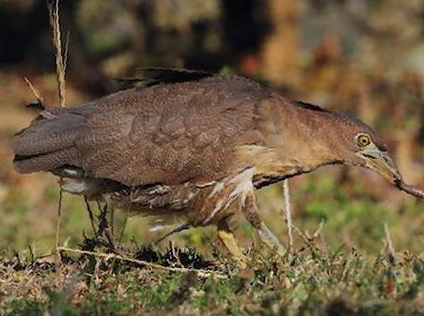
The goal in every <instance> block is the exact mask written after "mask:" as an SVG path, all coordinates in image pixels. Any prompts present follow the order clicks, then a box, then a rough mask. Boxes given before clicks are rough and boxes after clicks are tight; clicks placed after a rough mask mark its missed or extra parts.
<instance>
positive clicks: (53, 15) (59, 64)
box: [46, 0, 69, 264]
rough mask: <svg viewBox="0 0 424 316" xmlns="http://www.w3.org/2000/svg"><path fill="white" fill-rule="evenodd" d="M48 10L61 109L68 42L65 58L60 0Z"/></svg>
mask: <svg viewBox="0 0 424 316" xmlns="http://www.w3.org/2000/svg"><path fill="white" fill-rule="evenodd" d="M46 5H47V9H48V11H49V21H50V26H51V28H52V33H53V45H54V47H55V50H56V75H57V85H58V94H59V104H60V106H61V107H64V106H65V71H66V60H67V57H66V55H67V53H68V40H69V36H68V37H67V40H66V45H65V57H64V54H63V52H62V35H61V31H60V22H59V0H46ZM62 193H63V192H62V189H60V196H59V203H58V207H57V222H56V254H57V264H59V263H60V251H59V242H60V224H61V215H62Z"/></svg>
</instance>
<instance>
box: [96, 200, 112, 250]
mask: <svg viewBox="0 0 424 316" xmlns="http://www.w3.org/2000/svg"><path fill="white" fill-rule="evenodd" d="M103 198H104V201H105V205H104V207H101V205H99V208H100V215H99V227H98V230H97V236H102V235H104V236H105V237H106V239H107V241H108V243H109V246H110V248H112V249H113V250H114V249H116V247H115V238H114V237H113V233H112V232H111V228H110V225H109V223H108V220H107V215H108V213H109V212H110V213H111V215H112V216H113V205H112V201H111V199H110V198H109V196H107V195H104V196H103Z"/></svg>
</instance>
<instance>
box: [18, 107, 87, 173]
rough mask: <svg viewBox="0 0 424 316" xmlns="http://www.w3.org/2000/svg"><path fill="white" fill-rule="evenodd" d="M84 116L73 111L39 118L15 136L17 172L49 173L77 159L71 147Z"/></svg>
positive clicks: (73, 148)
mask: <svg viewBox="0 0 424 316" xmlns="http://www.w3.org/2000/svg"><path fill="white" fill-rule="evenodd" d="M83 122H84V117H83V116H82V115H79V114H75V113H72V112H65V113H63V112H62V113H61V114H60V115H57V116H53V117H50V118H44V117H39V118H38V119H36V120H34V121H33V122H32V123H31V125H30V126H29V127H27V128H25V129H23V130H22V131H20V132H18V133H17V134H16V135H15V139H14V142H13V149H14V151H15V154H16V156H15V159H14V164H15V168H16V170H17V171H19V172H24V173H26V172H36V171H49V170H52V169H54V168H57V167H59V166H61V165H63V164H72V162H74V161H76V160H77V159H78V152H77V150H76V148H75V147H74V144H75V139H76V137H77V135H78V128H79V127H80V126H81V124H82V123H83Z"/></svg>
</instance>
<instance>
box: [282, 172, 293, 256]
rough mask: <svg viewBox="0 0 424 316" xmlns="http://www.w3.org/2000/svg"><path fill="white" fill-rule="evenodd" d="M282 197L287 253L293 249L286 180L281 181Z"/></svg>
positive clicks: (287, 183) (288, 191)
mask: <svg viewBox="0 0 424 316" xmlns="http://www.w3.org/2000/svg"><path fill="white" fill-rule="evenodd" d="M283 195H284V215H285V219H286V225H287V235H288V238H289V241H288V247H287V249H288V251H289V252H291V251H292V249H293V224H292V213H291V203H290V190H289V182H288V179H285V180H284V181H283Z"/></svg>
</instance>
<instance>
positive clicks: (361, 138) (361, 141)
mask: <svg viewBox="0 0 424 316" xmlns="http://www.w3.org/2000/svg"><path fill="white" fill-rule="evenodd" d="M356 142H357V143H358V146H360V147H365V146H368V145H369V144H371V138H370V136H369V135H368V134H358V135H357V136H356Z"/></svg>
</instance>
